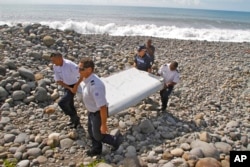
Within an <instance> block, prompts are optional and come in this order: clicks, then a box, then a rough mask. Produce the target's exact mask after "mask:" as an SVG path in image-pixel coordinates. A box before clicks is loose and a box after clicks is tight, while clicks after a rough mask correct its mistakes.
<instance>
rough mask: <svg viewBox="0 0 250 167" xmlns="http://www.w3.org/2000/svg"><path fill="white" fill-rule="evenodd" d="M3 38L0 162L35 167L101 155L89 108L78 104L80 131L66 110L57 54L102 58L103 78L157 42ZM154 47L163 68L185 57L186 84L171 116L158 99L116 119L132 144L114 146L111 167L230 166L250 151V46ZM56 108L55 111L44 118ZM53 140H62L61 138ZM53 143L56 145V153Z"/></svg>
mask: <svg viewBox="0 0 250 167" xmlns="http://www.w3.org/2000/svg"><path fill="white" fill-rule="evenodd" d="M0 37H1V39H0V56H1V57H0V60H1V61H2V62H3V64H1V65H0V99H1V104H2V105H1V111H2V112H1V114H2V120H1V121H0V131H1V134H0V143H1V144H0V147H1V159H2V160H0V164H3V159H8V160H9V161H11V160H12V159H13V157H14V158H16V159H18V163H29V164H30V165H31V166H48V165H50V166H57V165H59V164H60V166H64V165H68V166H69V165H71V166H80V163H87V162H89V163H91V162H93V161H94V159H95V158H91V157H87V156H86V155H85V152H86V150H87V149H88V148H89V146H90V145H89V144H90V143H89V141H90V140H89V139H88V137H87V136H88V134H87V131H86V125H87V120H86V114H87V113H86V110H85V108H84V106H83V105H82V104H80V103H77V102H76V106H77V110H78V113H79V115H81V124H82V126H83V128H82V129H77V130H71V129H68V127H66V125H65V122H67V120H68V118H67V117H66V116H64V115H63V114H62V112H61V111H60V109H59V108H58V106H57V105H56V101H57V100H58V97H59V96H60V95H61V94H62V89H61V88H60V87H58V86H57V85H56V84H55V83H54V81H53V71H52V70H51V63H50V61H49V53H50V52H51V51H55V50H59V51H61V52H62V53H63V54H64V55H65V56H66V58H68V59H71V60H73V61H74V62H75V63H78V61H79V59H80V58H81V57H83V56H86V55H88V56H93V57H94V59H95V64H96V67H97V68H96V72H97V74H98V75H100V76H103V77H105V76H108V75H112V74H113V73H115V72H118V71H121V70H123V69H125V68H126V66H127V65H128V64H131V62H132V61H133V56H134V53H135V52H134V51H135V48H136V47H137V46H138V45H139V44H142V43H144V42H145V41H146V39H148V37H142V36H116V37H114V36H109V35H83V34H78V33H76V32H74V31H60V30H55V29H51V28H48V26H43V25H40V24H34V25H30V26H24V27H20V26H14V27H9V26H0ZM152 44H153V45H154V46H155V48H156V60H155V65H154V67H153V68H154V70H155V71H157V68H158V67H159V66H160V65H162V64H165V63H167V62H169V61H172V60H175V61H177V62H178V63H179V72H180V75H181V82H180V83H179V84H177V85H176V88H175V90H174V93H173V95H172V96H171V97H170V102H169V106H168V109H167V112H166V113H161V112H158V111H157V110H156V109H157V107H158V106H159V105H160V104H159V101H160V97H159V94H158V93H156V94H153V95H151V96H150V97H149V98H147V99H145V100H144V101H142V102H141V103H140V104H138V105H137V106H134V107H130V108H128V109H127V110H125V111H124V112H121V113H120V114H117V115H115V116H112V117H110V118H108V125H109V129H110V130H111V132H112V131H113V130H115V129H119V130H120V132H121V133H122V134H123V135H124V136H125V141H124V142H123V144H122V145H121V146H120V148H119V149H118V151H116V152H110V149H109V148H108V147H107V146H104V150H103V156H102V158H103V159H105V162H106V163H108V164H112V166H119V165H124V166H125V164H128V162H129V161H131V162H132V163H134V164H135V163H137V164H138V163H140V164H141V166H150V165H162V166H163V165H166V164H168V165H170V163H171V164H174V163H176V161H178V163H180V164H182V165H189V166H190V167H194V166H195V165H196V166H195V167H199V166H198V165H197V164H199V163H201V162H205V163H212V164H221V165H222V164H226V165H224V166H229V154H230V151H231V150H236V151H243V150H248V151H249V150H250V144H249V140H250V139H249V138H250V136H249V135H248V132H249V130H250V129H249V112H250V107H249V106H250V105H249V99H250V94H249V92H250V80H249V78H250V70H249V69H250V68H249V67H250V65H249V57H250V55H249V53H246V51H247V50H249V48H250V43H249V42H242V43H234V42H208V41H197V40H195V41H192V40H177V39H163V38H155V37H152ZM21 67H22V68H21ZM23 68H24V69H25V70H24V69H23ZM27 70H28V71H27ZM38 87H43V88H44V90H42V91H40V90H39V89H38ZM44 91H45V92H46V93H45V94H46V95H47V96H46V95H44V94H43V92H44ZM48 99H49V100H48ZM48 107H52V108H54V109H55V112H54V113H53V114H51V115H48V114H44V110H45V109H46V108H48ZM27 123H28V124H27ZM148 127H152V128H151V129H147V128H148ZM142 129H143V130H142ZM145 129H146V130H145ZM51 134H54V135H56V136H57V137H58V138H56V139H51V138H50V135H51ZM48 140H53V141H54V142H55V143H57V145H56V147H54V148H53V149H51V146H52V145H50V143H48ZM210 145H212V146H210ZM10 150H13V151H10ZM197 150H198V151H197ZM131 155H132V156H133V157H131ZM211 159H212V161H209V160H211ZM137 160H138V161H139V162H138V161H137ZM138 166H139V165H138ZM224 166H223V167H224Z"/></svg>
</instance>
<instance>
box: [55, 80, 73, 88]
mask: <svg viewBox="0 0 250 167" xmlns="http://www.w3.org/2000/svg"><path fill="white" fill-rule="evenodd" d="M56 83H57V84H58V85H61V86H62V87H64V88H66V89H71V87H69V86H68V85H67V84H65V83H64V82H63V81H56Z"/></svg>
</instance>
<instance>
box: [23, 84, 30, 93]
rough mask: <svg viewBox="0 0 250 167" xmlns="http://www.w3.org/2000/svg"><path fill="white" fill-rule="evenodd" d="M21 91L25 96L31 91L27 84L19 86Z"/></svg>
mask: <svg viewBox="0 0 250 167" xmlns="http://www.w3.org/2000/svg"><path fill="white" fill-rule="evenodd" d="M21 90H22V91H24V92H25V93H26V94H29V93H30V91H31V88H30V86H29V85H28V84H26V83H25V84H23V85H22V86H21Z"/></svg>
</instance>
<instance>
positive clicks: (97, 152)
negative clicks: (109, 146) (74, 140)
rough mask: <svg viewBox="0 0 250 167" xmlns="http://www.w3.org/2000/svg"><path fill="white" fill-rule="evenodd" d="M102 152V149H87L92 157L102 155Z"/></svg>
mask: <svg viewBox="0 0 250 167" xmlns="http://www.w3.org/2000/svg"><path fill="white" fill-rule="evenodd" d="M100 154H102V151H99V150H88V151H87V155H88V156H90V157H93V156H96V155H100Z"/></svg>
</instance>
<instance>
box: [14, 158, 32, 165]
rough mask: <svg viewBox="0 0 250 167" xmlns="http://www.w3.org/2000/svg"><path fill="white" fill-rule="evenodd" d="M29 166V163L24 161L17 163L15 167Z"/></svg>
mask: <svg viewBox="0 0 250 167" xmlns="http://www.w3.org/2000/svg"><path fill="white" fill-rule="evenodd" d="M29 166H30V161H29V160H27V159H26V160H22V161H20V162H18V163H17V166H16V167H29Z"/></svg>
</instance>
